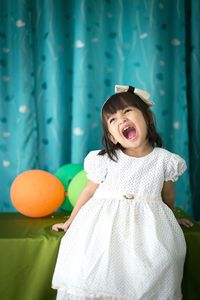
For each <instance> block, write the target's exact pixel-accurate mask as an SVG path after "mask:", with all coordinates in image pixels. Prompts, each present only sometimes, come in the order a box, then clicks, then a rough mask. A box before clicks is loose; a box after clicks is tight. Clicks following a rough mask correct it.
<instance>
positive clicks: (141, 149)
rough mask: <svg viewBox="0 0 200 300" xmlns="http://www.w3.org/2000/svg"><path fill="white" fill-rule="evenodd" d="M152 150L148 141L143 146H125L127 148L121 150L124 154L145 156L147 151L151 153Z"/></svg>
mask: <svg viewBox="0 0 200 300" xmlns="http://www.w3.org/2000/svg"><path fill="white" fill-rule="evenodd" d="M152 151H153V147H152V146H151V145H150V144H149V143H147V144H145V145H143V146H140V147H138V148H127V149H124V150H123V152H124V153H125V154H126V155H129V156H134V157H142V156H146V155H148V154H149V153H151V152H152Z"/></svg>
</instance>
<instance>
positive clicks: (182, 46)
mask: <svg viewBox="0 0 200 300" xmlns="http://www.w3.org/2000/svg"><path fill="white" fill-rule="evenodd" d="M199 18H200V10H199V1H184V0H174V1H172V0H170V1H167V0H162V1H160V0H146V1H145V0H144V1H141V0H134V1H132V0H115V1H114V0H107V1H106V0H101V1H95V0H74V1H72V0H68V1H65V0H58V1H55V0H43V1H42V0H35V1H31V0H26V1H22V0H21V1H20V0H18V1H12V0H7V1H6V0H0V45H1V48H0V51H1V52H0V53H1V54H0V72H1V77H0V133H1V134H0V209H1V211H13V210H15V209H14V208H13V206H12V204H11V201H10V196H9V190H10V185H11V183H12V181H13V180H14V178H15V177H16V176H17V174H19V173H21V172H23V171H24V170H29V169H35V168H39V169H43V170H47V171H49V172H51V173H54V172H55V171H56V170H57V169H58V168H59V167H61V166H62V165H64V164H66V163H71V162H72V163H81V162H82V161H83V158H84V156H85V155H86V154H87V153H88V151H90V150H93V149H100V148H101V134H102V130H101V123H100V108H101V105H102V103H103V102H104V101H105V100H106V98H107V97H108V96H109V95H111V94H113V93H114V85H115V84H127V85H128V84H130V85H134V86H136V87H138V88H141V89H145V90H147V91H148V92H149V93H150V94H151V95H152V99H153V100H154V102H155V104H156V105H155V106H154V107H153V111H154V114H155V117H156V120H157V127H158V131H159V132H160V134H161V135H162V137H163V140H164V144H165V147H166V148H167V149H169V150H170V151H173V152H176V153H178V154H180V155H181V156H183V157H184V158H185V160H186V161H187V165H188V169H187V172H186V173H185V174H184V176H183V177H182V178H181V179H180V180H179V181H178V183H177V184H176V205H177V206H179V207H181V208H183V209H184V210H185V211H186V212H188V213H190V214H192V212H193V209H195V214H196V216H197V217H200V206H199V205H198V202H197V196H198V195H199V191H198V183H197V179H196V178H197V176H198V175H197V174H198V171H199V169H200V160H199V148H200V145H199V141H198V132H199V129H200V124H199V115H200V110H199V109H198V106H199V98H200V93H199V79H200V78H199V77H200V76H199V74H200V73H199V69H200V68H199ZM188 70H189V71H188ZM188 120H189V122H188ZM196 158H198V159H196ZM195 159H196V160H195Z"/></svg>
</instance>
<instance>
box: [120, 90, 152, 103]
mask: <svg viewBox="0 0 200 300" xmlns="http://www.w3.org/2000/svg"><path fill="white" fill-rule="evenodd" d="M122 92H128V93H132V94H135V95H137V96H139V97H140V99H141V100H142V101H144V102H145V103H146V104H147V105H148V106H153V105H154V102H153V101H151V100H150V97H151V96H150V94H149V93H147V92H146V91H143V90H140V89H137V88H134V87H132V86H130V85H115V93H122Z"/></svg>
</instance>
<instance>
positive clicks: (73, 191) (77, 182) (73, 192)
mask: <svg viewBox="0 0 200 300" xmlns="http://www.w3.org/2000/svg"><path fill="white" fill-rule="evenodd" d="M87 182H88V179H87V176H86V172H85V171H84V170H82V171H80V172H79V173H78V174H77V175H76V176H74V178H73V179H72V181H71V182H70V184H69V187H68V198H69V201H70V202H71V204H72V205H73V206H74V205H75V204H76V201H77V199H78V197H79V195H80V193H81V192H82V190H83V189H84V187H85V186H86V184H87Z"/></svg>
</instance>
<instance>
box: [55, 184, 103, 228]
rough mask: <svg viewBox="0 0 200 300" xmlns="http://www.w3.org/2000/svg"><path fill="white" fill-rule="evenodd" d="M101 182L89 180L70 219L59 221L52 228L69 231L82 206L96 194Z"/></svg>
mask: <svg viewBox="0 0 200 300" xmlns="http://www.w3.org/2000/svg"><path fill="white" fill-rule="evenodd" d="M98 186H99V184H97V183H95V182H93V181H91V180H89V181H88V183H87V185H86V187H85V188H84V189H83V191H82V192H81V194H80V195H79V197H78V200H77V202H76V205H75V206H74V209H73V211H72V213H71V215H70V217H69V219H68V220H67V221H66V222H65V223H59V224H54V225H53V226H52V230H54V231H59V230H64V231H67V229H68V228H69V226H70V225H71V223H72V221H73V219H74V218H75V216H76V215H77V213H78V212H79V210H80V209H81V207H82V206H83V205H84V204H85V203H86V202H87V201H88V200H89V199H90V198H91V197H92V196H93V195H94V193H95V191H96V189H97V188H98Z"/></svg>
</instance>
